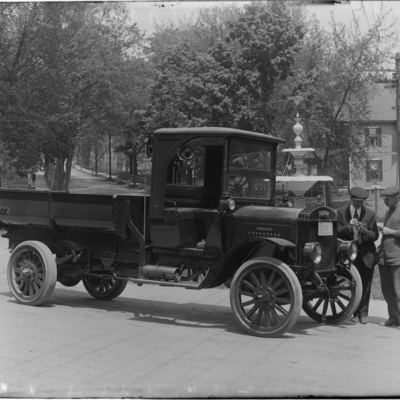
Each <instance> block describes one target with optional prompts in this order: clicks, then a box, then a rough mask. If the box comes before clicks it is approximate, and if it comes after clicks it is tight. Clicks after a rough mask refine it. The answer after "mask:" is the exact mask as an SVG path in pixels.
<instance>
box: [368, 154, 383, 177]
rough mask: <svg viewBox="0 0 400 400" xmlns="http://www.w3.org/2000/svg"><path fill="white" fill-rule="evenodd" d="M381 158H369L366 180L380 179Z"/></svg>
mask: <svg viewBox="0 0 400 400" xmlns="http://www.w3.org/2000/svg"><path fill="white" fill-rule="evenodd" d="M382 180H383V179H382V160H379V159H371V160H368V161H367V182H380V181H382Z"/></svg>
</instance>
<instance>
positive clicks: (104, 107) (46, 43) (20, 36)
mask: <svg viewBox="0 0 400 400" xmlns="http://www.w3.org/2000/svg"><path fill="white" fill-rule="evenodd" d="M1 10H2V14H1V18H2V20H1V21H0V22H6V29H3V30H2V34H3V35H4V36H6V38H7V40H6V41H5V42H4V46H2V47H4V49H5V50H6V51H5V53H4V54H5V57H4V58H3V62H2V64H1V65H0V68H1V71H2V73H1V75H0V76H1V84H2V87H3V86H4V87H5V88H6V89H7V90H6V91H7V93H9V97H11V101H10V102H7V103H6V104H11V105H12V106H9V107H8V109H5V110H3V111H2V114H1V115H0V116H1V117H2V119H3V120H4V119H5V118H4V117H3V116H4V115H6V114H7V115H11V114H12V113H13V114H14V115H16V116H17V117H18V121H19V122H20V123H22V124H23V126H22V127H21V129H26V127H27V126H28V125H27V121H28V118H26V116H30V119H31V120H34V121H35V124H34V126H33V128H32V130H33V133H34V134H35V143H37V147H31V148H30V149H31V151H32V150H35V154H36V155H37V154H39V150H40V152H41V153H42V154H43V155H44V158H45V163H46V164H47V165H46V167H47V168H46V170H47V171H50V169H51V168H50V164H49V163H51V165H53V168H52V170H54V171H55V173H54V174H53V175H52V180H51V188H52V189H56V190H60V189H63V190H65V189H67V188H68V182H69V175H70V170H71V163H72V157H73V154H74V149H75V147H76V145H77V143H78V142H79V140H80V138H81V137H82V136H83V135H84V134H85V130H87V129H89V128H90V127H91V126H93V125H96V126H103V127H105V128H107V129H108V128H112V129H113V130H114V131H118V130H120V129H121V127H122V126H123V125H124V119H126V118H127V116H128V115H129V112H130V111H131V110H130V106H129V103H128V101H129V99H130V97H131V92H132V89H133V87H132V84H131V81H130V78H131V77H132V75H133V74H134V72H133V71H131V70H130V67H132V64H131V61H132V60H134V59H135V58H137V57H138V56H139V55H141V43H142V40H143V35H142V34H141V33H140V32H139V30H138V29H137V26H136V25H135V24H133V25H131V24H129V21H128V14H127V10H126V7H125V5H124V4H123V3H105V4H95V3H64V4H62V3H33V4H22V5H19V4H16V5H10V6H8V7H7V6H6V7H3V6H2V9H1ZM25 94H27V96H25ZM28 100H29V101H28ZM21 104H22V105H21ZM10 108H11V110H10ZM3 109H4V106H3ZM31 125H33V124H31ZM7 134H8V137H7V135H5V134H4V132H2V136H3V138H6V139H7V140H8V139H9V137H10V135H11V136H14V137H15V136H16V130H15V128H14V127H12V126H9V127H8V129H7ZM14 139H15V140H14V141H15V142H18V144H17V145H16V147H19V148H23V147H24V145H25V142H24V141H21V140H19V141H18V140H17V138H14ZM3 141H4V140H3ZM11 143H12V141H11ZM11 150H12V149H9V151H11ZM20 158H21V157H20Z"/></svg>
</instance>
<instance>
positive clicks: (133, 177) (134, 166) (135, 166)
mask: <svg viewBox="0 0 400 400" xmlns="http://www.w3.org/2000/svg"><path fill="white" fill-rule="evenodd" d="M136 151H137V147H136V144H134V145H133V152H132V164H133V168H132V183H133V186H136V176H137V154H136Z"/></svg>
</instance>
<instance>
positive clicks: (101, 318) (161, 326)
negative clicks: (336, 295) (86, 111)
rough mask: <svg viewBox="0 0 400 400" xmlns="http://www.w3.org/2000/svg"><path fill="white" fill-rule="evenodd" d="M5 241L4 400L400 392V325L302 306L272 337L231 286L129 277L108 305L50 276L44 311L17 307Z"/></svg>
mask: <svg viewBox="0 0 400 400" xmlns="http://www.w3.org/2000/svg"><path fill="white" fill-rule="evenodd" d="M6 247H7V242H6V240H5V239H0V321H1V327H0V343H1V349H2V350H1V354H0V397H34V398H42V397H55V398H71V397H106V398H110V397H118V398H121V397H139V396H140V397H144V398H155V397H162V398H167V397H172V398H178V397H183V398H191V397H192V398H199V397H236V398H237V397H250V398H254V397H282V396H289V397H293V396H301V395H304V396H309V395H313V396H317V397H320V396H327V397H336V396H340V397H346V396H351V397H355V396H360V397H369V396H372V397H382V396H396V397H397V396H399V395H400V381H399V371H400V346H399V338H400V331H398V330H397V329H394V328H382V327H380V326H379V325H378V323H379V322H381V321H383V320H384V319H385V318H386V316H387V312H386V305H385V303H384V302H383V301H380V300H373V301H372V303H371V310H370V318H369V320H370V323H369V324H368V325H360V324H354V323H352V322H350V321H348V322H345V323H344V324H342V325H340V326H335V325H332V326H326V325H321V324H317V323H315V322H314V321H312V320H311V319H310V318H308V317H307V316H306V315H305V314H302V315H301V317H300V319H299V321H298V323H297V324H296V325H295V327H294V329H293V330H292V332H290V333H288V334H286V335H284V336H283V337H282V338H279V339H262V338H257V337H252V336H249V335H247V334H245V333H244V332H243V331H241V329H240V328H239V327H238V325H237V324H236V322H235V320H234V317H233V314H232V312H231V308H230V305H229V300H228V297H229V291H228V289H210V290H203V291H192V290H184V289H180V288H162V287H158V286H153V285H147V286H146V285H145V286H143V287H138V286H136V285H134V284H128V286H127V288H126V290H125V291H124V292H123V293H122V295H121V296H120V297H119V298H117V299H115V300H113V301H110V302H102V301H98V300H94V299H93V298H91V297H90V296H89V295H88V294H87V293H86V291H85V289H84V287H83V285H82V284H81V283H80V284H78V285H77V286H75V287H71V288H66V287H63V286H62V285H61V284H59V283H57V286H56V289H55V291H54V294H53V296H52V298H51V299H50V301H49V302H48V303H47V304H44V305H43V306H40V307H28V306H23V305H19V304H18V303H17V302H16V301H15V300H14V299H13V297H12V296H11V293H10V291H9V289H8V285H7V282H6V265H7V260H8V257H9V253H8V250H7V249H6Z"/></svg>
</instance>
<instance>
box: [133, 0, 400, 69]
mask: <svg viewBox="0 0 400 400" xmlns="http://www.w3.org/2000/svg"><path fill="white" fill-rule="evenodd" d="M232 3H236V4H245V3H249V2H243V1H236V2H232V1H220V2H217V1H207V2H197V1H180V2H172V1H166V2H152V1H139V2H128V3H127V4H128V7H129V10H130V12H131V20H132V21H133V22H136V23H137V25H138V27H139V29H140V30H142V31H147V33H148V34H151V33H152V32H153V31H154V29H153V26H154V21H157V22H161V21H164V22H168V21H173V22H178V21H179V19H183V18H185V17H186V18H189V17H191V16H192V15H195V13H196V11H197V10H198V9H199V8H201V7H212V6H215V5H218V4H232ZM313 3H316V4H313ZM304 4H305V5H306V7H307V9H308V10H309V11H310V14H311V13H314V14H315V15H316V17H317V18H318V19H319V20H320V22H321V25H322V26H324V29H327V30H328V29H329V21H330V19H331V13H332V14H333V17H334V19H335V21H337V22H339V21H341V22H344V23H345V24H346V25H347V24H350V22H351V21H352V19H353V16H355V17H356V18H358V26H359V29H360V31H361V32H362V33H364V32H365V31H366V30H367V29H368V27H369V26H371V25H372V24H373V22H374V20H375V19H376V16H377V14H378V11H379V7H380V5H381V4H383V5H385V6H386V8H387V9H388V11H389V10H390V11H389V14H388V17H387V19H386V21H385V24H387V25H389V24H391V23H393V22H394V21H396V20H397V21H398V23H397V25H398V26H399V28H398V29H399V30H400V1H377V0H375V1H341V3H336V4H331V2H328V1H324V0H322V1H314V2H313V1H312V0H306V1H305V2H304ZM399 36H400V34H399ZM396 52H400V42H399V44H398V45H397V47H396V49H395V50H394V54H395V53H396ZM393 67H394V60H393Z"/></svg>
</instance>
